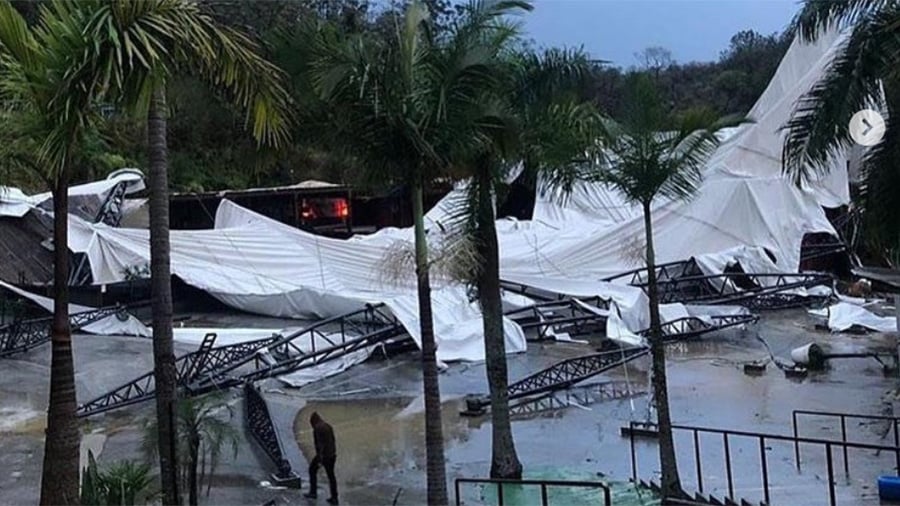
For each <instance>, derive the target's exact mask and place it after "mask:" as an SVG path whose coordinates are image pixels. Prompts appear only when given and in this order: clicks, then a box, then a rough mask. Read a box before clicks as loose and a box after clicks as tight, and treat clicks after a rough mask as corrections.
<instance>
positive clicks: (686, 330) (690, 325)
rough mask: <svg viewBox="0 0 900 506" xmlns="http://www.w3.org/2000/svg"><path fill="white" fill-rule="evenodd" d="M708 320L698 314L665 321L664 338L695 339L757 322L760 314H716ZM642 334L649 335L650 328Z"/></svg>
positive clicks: (668, 339)
mask: <svg viewBox="0 0 900 506" xmlns="http://www.w3.org/2000/svg"><path fill="white" fill-rule="evenodd" d="M705 318H708V320H705V319H703V318H699V317H696V316H686V317H684V318H678V319H677V320H672V321H668V322H666V323H664V324H663V325H662V334H663V340H664V341H666V342H673V341H684V340H687V339H694V338H697V337H700V336H701V335H703V334H707V333H709V332H715V331H717V330H722V329H727V328H729V327H736V326H738V325H748V324H751V323H756V321H757V320H759V315H754V314H740V315H715V316H707V317H705ZM640 334H641V335H642V336H645V337H646V336H649V335H650V329H646V330H644V331H642V332H640Z"/></svg>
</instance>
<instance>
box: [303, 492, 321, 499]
mask: <svg viewBox="0 0 900 506" xmlns="http://www.w3.org/2000/svg"><path fill="white" fill-rule="evenodd" d="M303 497H305V498H307V499H315V498H317V497H319V496H318V494H316V493H315V492H307V493H305V494H303Z"/></svg>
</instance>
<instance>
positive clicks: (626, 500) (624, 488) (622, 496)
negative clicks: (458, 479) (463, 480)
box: [463, 468, 661, 506]
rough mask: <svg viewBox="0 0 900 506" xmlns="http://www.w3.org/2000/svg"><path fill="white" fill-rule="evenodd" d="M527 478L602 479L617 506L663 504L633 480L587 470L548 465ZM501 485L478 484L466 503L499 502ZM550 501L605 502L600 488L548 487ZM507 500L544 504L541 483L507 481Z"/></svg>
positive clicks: (518, 504)
mask: <svg viewBox="0 0 900 506" xmlns="http://www.w3.org/2000/svg"><path fill="white" fill-rule="evenodd" d="M524 478H525V479H532V480H560V481H588V482H598V481H599V482H602V483H605V484H606V485H607V486H609V488H610V498H611V499H612V500H611V503H612V504H615V505H616V506H620V505H621V506H658V505H659V504H661V502H660V500H659V498H658V497H656V496H655V495H654V494H653V493H652V492H651V491H649V490H640V489H637V488H635V486H634V485H632V484H631V483H626V482H610V481H607V480H602V479H598V478H597V476H596V475H592V474H591V473H586V472H584V471H573V470H566V469H558V468H544V469H536V470H530V471H526V473H525V476H524ZM498 492H499V490H498V487H497V485H494V484H487V485H476V486H473V487H471V488H470V490H468V491H467V492H465V493H464V494H463V497H464V502H465V503H466V504H499V502H500V501H499V497H498ZM547 503H548V504H603V491H602V489H600V488H585V487H555V486H554V487H548V488H547ZM503 504H508V505H512V506H531V505H539V504H542V501H541V488H540V486H537V485H504V486H503Z"/></svg>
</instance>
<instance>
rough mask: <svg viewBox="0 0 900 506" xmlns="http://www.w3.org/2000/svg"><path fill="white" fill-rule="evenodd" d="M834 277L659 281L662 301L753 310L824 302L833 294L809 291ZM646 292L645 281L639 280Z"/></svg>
mask: <svg viewBox="0 0 900 506" xmlns="http://www.w3.org/2000/svg"><path fill="white" fill-rule="evenodd" d="M833 284H834V278H833V277H832V276H831V275H830V274H824V273H800V274H788V273H778V274H770V273H744V272H729V273H723V274H708V275H707V274H703V275H691V276H684V277H675V278H670V279H661V280H658V282H657V285H658V287H659V301H660V303H662V304H667V303H672V302H680V303H684V304H709V305H741V306H746V307H749V308H751V309H787V308H793V307H800V306H804V305H807V304H812V303H816V302H821V301H824V300H827V299H828V298H830V297H831V296H832V294H831V293H829V294H827V295H818V294H810V293H808V292H807V291H806V290H807V289H810V288H814V287H818V286H826V287H831V286H832V285H833ZM633 286H637V287H639V288H641V289H643V290H645V291H646V289H647V283H646V282H637V283H635V284H634V285H633Z"/></svg>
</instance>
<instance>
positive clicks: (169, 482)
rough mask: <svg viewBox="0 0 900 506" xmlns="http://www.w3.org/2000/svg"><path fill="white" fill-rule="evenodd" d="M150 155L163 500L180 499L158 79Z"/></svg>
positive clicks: (165, 152)
mask: <svg viewBox="0 0 900 506" xmlns="http://www.w3.org/2000/svg"><path fill="white" fill-rule="evenodd" d="M147 140H148V144H149V158H150V287H151V292H152V295H153V306H152V310H153V367H154V370H153V373H154V381H155V382H156V416H157V419H158V420H157V422H158V423H157V427H158V430H159V438H158V441H159V477H160V481H161V487H162V493H163V504H165V505H173V504H179V503H180V502H181V501H180V496H179V495H178V464H177V460H178V454H177V451H176V437H177V436H176V435H177V432H176V431H177V427H176V425H175V402H176V371H175V349H174V345H173V343H172V282H171V272H170V269H169V181H168V174H167V172H168V168H167V165H168V161H167V158H168V147H167V145H166V92H165V86H163V84H161V83H160V84H157V86H156V89H155V90H154V91H153V97H152V98H151V100H150V110H149V112H148V118H147Z"/></svg>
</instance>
